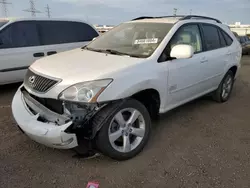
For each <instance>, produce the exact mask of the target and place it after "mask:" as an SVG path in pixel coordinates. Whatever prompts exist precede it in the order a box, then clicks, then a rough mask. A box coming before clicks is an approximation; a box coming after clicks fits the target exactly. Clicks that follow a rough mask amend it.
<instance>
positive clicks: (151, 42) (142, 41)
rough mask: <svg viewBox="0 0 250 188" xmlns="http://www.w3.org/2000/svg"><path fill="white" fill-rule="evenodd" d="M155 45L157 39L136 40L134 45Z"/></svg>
mask: <svg viewBox="0 0 250 188" xmlns="http://www.w3.org/2000/svg"><path fill="white" fill-rule="evenodd" d="M156 43H158V38H152V39H138V40H135V43H134V44H156Z"/></svg>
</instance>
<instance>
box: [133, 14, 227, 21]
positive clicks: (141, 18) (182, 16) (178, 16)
mask: <svg viewBox="0 0 250 188" xmlns="http://www.w3.org/2000/svg"><path fill="white" fill-rule="evenodd" d="M157 18H180V19H179V20H190V19H193V18H198V19H199V18H200V19H207V20H214V21H216V22H217V23H222V22H221V21H220V20H218V19H215V18H211V17H207V16H197V15H188V16H185V15H176V16H158V17H153V16H141V17H138V18H135V19H133V20H132V21H135V20H143V19H157Z"/></svg>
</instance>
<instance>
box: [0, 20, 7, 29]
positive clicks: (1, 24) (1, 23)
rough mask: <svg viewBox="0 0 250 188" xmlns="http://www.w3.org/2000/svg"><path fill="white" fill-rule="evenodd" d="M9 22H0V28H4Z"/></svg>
mask: <svg viewBox="0 0 250 188" xmlns="http://www.w3.org/2000/svg"><path fill="white" fill-rule="evenodd" d="M7 23H8V22H3V21H0V28H1V27H2V26H4V25H5V24H7Z"/></svg>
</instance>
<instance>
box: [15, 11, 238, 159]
mask: <svg viewBox="0 0 250 188" xmlns="http://www.w3.org/2000/svg"><path fill="white" fill-rule="evenodd" d="M240 60H241V46H240V44H239V42H238V41H237V39H236V38H235V36H234V35H233V33H232V32H231V31H230V30H229V28H228V27H227V26H226V25H223V24H222V23H221V22H220V21H218V20H216V19H213V18H208V17H200V16H186V17H181V16H180V17H178V16H176V17H157V18H154V17H141V18H137V19H135V20H132V21H129V22H126V23H123V24H121V25H119V26H117V27H115V28H114V29H112V30H111V31H109V32H107V33H105V34H104V35H102V36H100V37H98V38H97V39H96V40H93V41H92V42H91V43H90V44H89V45H87V46H85V47H84V48H82V49H76V50H72V51H68V52H64V53H61V54H58V55H53V56H51V57H46V58H43V59H40V60H37V61H36V62H35V63H34V64H32V65H31V67H30V68H29V70H28V73H27V75H26V78H25V81H24V84H23V85H22V86H21V87H20V88H19V89H18V91H17V92H16V94H15V96H14V99H13V103H12V111H13V115H14V118H15V119H16V121H17V123H18V125H19V127H20V128H21V130H22V131H23V132H25V133H26V134H27V135H28V136H29V137H30V138H31V139H33V140H35V141H37V142H39V143H41V144H44V145H47V146H49V147H53V148H59V149H70V148H75V147H77V146H79V147H83V146H82V145H81V143H82V142H81V141H82V140H88V141H89V142H90V143H92V146H93V147H94V148H95V149H97V150H98V151H100V152H102V153H103V154H106V155H108V156H109V157H111V158H114V159H117V160H126V159H129V158H132V157H134V156H135V155H137V154H138V153H139V152H140V151H141V150H142V149H143V147H144V146H145V145H146V143H147V141H148V140H149V136H150V133H151V119H153V118H156V117H157V116H158V114H159V113H165V112H167V111H169V110H171V109H173V108H175V107H177V106H180V105H182V104H184V103H187V102H189V101H191V100H193V99H196V98H198V97H201V96H203V95H205V94H208V93H212V94H213V98H214V99H215V100H216V101H218V102H225V101H227V100H228V99H229V97H230V93H231V91H232V88H233V84H234V80H235V78H236V76H237V74H238V72H239V68H240Z"/></svg>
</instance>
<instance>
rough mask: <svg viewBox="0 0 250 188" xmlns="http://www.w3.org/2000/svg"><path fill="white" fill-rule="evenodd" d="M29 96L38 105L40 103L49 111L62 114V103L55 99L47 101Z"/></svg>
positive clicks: (46, 99)
mask: <svg viewBox="0 0 250 188" xmlns="http://www.w3.org/2000/svg"><path fill="white" fill-rule="evenodd" d="M30 96H31V97H32V98H33V99H36V100H37V101H38V102H39V103H41V104H42V105H43V106H45V107H46V108H48V109H50V110H51V111H53V112H56V113H58V114H63V103H62V101H59V100H56V99H48V98H40V97H37V96H35V95H31V94H30Z"/></svg>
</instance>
